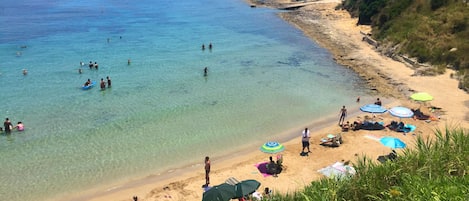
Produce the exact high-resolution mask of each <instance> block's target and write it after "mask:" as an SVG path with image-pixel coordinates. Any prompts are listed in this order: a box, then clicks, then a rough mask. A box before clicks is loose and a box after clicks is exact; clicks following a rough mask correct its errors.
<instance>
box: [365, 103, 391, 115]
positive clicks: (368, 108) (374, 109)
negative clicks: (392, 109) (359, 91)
mask: <svg viewBox="0 0 469 201" xmlns="http://www.w3.org/2000/svg"><path fill="white" fill-rule="evenodd" d="M360 110H361V111H363V112H369V113H385V112H386V111H387V110H386V108H384V107H383V106H381V105H376V104H368V105H364V106H361V107H360Z"/></svg>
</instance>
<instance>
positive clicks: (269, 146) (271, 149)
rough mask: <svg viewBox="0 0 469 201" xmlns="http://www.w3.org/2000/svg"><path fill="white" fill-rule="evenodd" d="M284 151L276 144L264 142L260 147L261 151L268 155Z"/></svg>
mask: <svg viewBox="0 0 469 201" xmlns="http://www.w3.org/2000/svg"><path fill="white" fill-rule="evenodd" d="M283 150H285V147H284V146H283V145H282V144H280V143H278V142H266V143H265V144H263V145H262V146H261V151H262V152H265V153H269V154H275V153H278V152H281V151H283Z"/></svg>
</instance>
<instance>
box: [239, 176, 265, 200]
mask: <svg viewBox="0 0 469 201" xmlns="http://www.w3.org/2000/svg"><path fill="white" fill-rule="evenodd" d="M259 186H261V183H259V182H258V181H256V180H254V179H248V180H244V181H241V182H239V183H237V184H236V185H235V191H236V198H242V197H244V196H247V195H249V194H251V193H254V192H255V191H256V190H257V189H258V188H259Z"/></svg>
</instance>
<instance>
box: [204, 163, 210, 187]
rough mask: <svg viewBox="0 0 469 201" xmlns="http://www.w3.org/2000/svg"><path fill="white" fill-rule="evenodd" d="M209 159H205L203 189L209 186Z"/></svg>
mask: <svg viewBox="0 0 469 201" xmlns="http://www.w3.org/2000/svg"><path fill="white" fill-rule="evenodd" d="M209 174H210V158H209V157H208V156H206V157H205V187H207V186H208V185H209V184H210V175H209Z"/></svg>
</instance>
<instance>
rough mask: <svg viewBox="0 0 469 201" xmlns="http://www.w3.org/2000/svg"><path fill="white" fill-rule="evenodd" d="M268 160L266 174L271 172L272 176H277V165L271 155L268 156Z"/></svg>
mask: <svg viewBox="0 0 469 201" xmlns="http://www.w3.org/2000/svg"><path fill="white" fill-rule="evenodd" d="M269 160H270V162H269V163H268V164H267V174H271V175H272V176H274V177H277V172H278V165H277V163H275V161H274V159H272V156H270V157H269Z"/></svg>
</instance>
